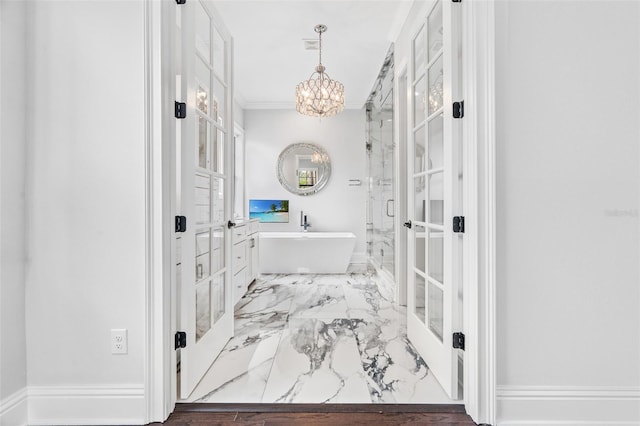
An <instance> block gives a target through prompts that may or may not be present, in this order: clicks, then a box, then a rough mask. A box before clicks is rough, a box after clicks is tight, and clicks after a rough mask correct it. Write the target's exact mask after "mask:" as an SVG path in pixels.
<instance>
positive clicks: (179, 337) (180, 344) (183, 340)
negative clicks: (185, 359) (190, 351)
mask: <svg viewBox="0 0 640 426" xmlns="http://www.w3.org/2000/svg"><path fill="white" fill-rule="evenodd" d="M175 341H176V342H175V343H176V344H175V349H180V348H186V347H187V333H185V332H184V331H176V338H175Z"/></svg>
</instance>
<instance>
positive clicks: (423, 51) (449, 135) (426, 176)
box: [406, 0, 462, 399]
mask: <svg viewBox="0 0 640 426" xmlns="http://www.w3.org/2000/svg"><path fill="white" fill-rule="evenodd" d="M459 5H460V3H452V2H451V1H445V0H439V1H436V2H434V4H433V6H432V7H431V9H430V11H429V13H428V15H427V17H426V19H425V21H424V23H423V25H422V26H421V28H420V29H419V30H418V32H417V33H416V35H415V37H414V38H413V46H412V47H413V50H412V58H413V61H412V65H413V69H412V76H413V78H412V80H413V81H412V86H411V87H412V91H411V92H412V99H413V102H412V107H411V112H412V114H411V115H412V117H411V127H412V137H410V138H409V144H408V145H409V146H408V150H407V151H408V169H409V170H408V176H409V182H408V188H409V190H408V197H407V202H408V205H407V212H408V214H409V216H410V217H409V219H410V222H408V223H407V224H406V226H407V227H409V229H408V232H409V234H408V235H409V237H408V239H407V240H408V254H409V256H408V259H409V260H408V277H407V278H408V284H409V288H408V309H407V328H408V336H409V339H410V340H411V342H412V343H413V344H414V345H415V347H416V349H417V350H418V352H419V353H420V355H422V357H423V358H424V359H425V361H426V363H427V365H428V366H429V368H430V370H431V371H432V372H433V374H434V375H435V377H436V378H437V379H438V381H439V382H440V384H441V385H442V387H443V388H444V390H445V391H446V393H447V394H448V395H449V397H450V398H452V399H458V398H459V395H458V352H459V350H458V349H454V348H453V333H454V332H458V331H462V330H460V329H459V327H460V326H461V325H462V321H460V318H459V307H460V306H461V302H462V301H461V300H460V293H459V291H460V290H461V288H462V283H461V282H460V280H461V273H460V271H461V267H462V250H461V245H462V237H461V235H462V234H459V233H454V232H453V229H452V221H453V216H456V215H461V214H462V210H461V209H462V203H461V192H462V185H461V184H462V175H461V170H462V169H461V159H460V156H461V151H460V148H459V146H460V131H459V126H460V120H459V119H455V118H453V102H454V101H457V100H459V99H456V98H454V95H457V94H458V93H457V92H458V91H459V90H460V89H459V87H460V83H459V77H458V75H460V73H459V69H458V68H459V59H458V58H459V36H458V34H457V32H458V31H459V27H458V25H457V24H456V19H457V16H455V15H456V8H457V7H459Z"/></svg>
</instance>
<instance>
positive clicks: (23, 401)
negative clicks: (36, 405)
mask: <svg viewBox="0 0 640 426" xmlns="http://www.w3.org/2000/svg"><path fill="white" fill-rule="evenodd" d="M26 424H27V388H23V389H20V390H19V391H17V392H15V393H13V394H11V395H9V396H8V397H6V398H5V399H3V400H2V401H0V425H15V426H23V425H26Z"/></svg>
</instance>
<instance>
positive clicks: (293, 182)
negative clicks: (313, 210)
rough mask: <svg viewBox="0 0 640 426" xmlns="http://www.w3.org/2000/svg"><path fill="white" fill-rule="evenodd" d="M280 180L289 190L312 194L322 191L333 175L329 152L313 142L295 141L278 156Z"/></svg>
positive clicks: (299, 193)
mask: <svg viewBox="0 0 640 426" xmlns="http://www.w3.org/2000/svg"><path fill="white" fill-rule="evenodd" d="M277 172H278V180H279V181H280V184H281V185H282V186H283V187H284V188H285V189H286V190H287V191H289V192H291V193H294V194H298V195H311V194H315V193H316V192H318V191H320V190H321V189H322V188H323V187H324V186H325V185H326V184H327V181H328V180H329V176H330V175H331V161H330V160H329V155H327V152H326V151H325V150H324V149H322V148H320V147H319V146H318V145H314V144H312V143H294V144H292V145H289V146H288V147H286V148H285V149H284V150H283V151H282V152H281V153H280V156H279V157H278V170H277Z"/></svg>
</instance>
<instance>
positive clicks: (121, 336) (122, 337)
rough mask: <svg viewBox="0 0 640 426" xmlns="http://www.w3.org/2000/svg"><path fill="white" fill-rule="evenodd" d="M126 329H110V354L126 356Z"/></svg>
mask: <svg viewBox="0 0 640 426" xmlns="http://www.w3.org/2000/svg"><path fill="white" fill-rule="evenodd" d="M128 350H129V348H128V344H127V329H126V328H112V329H111V353H112V354H126V353H127V352H128Z"/></svg>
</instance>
